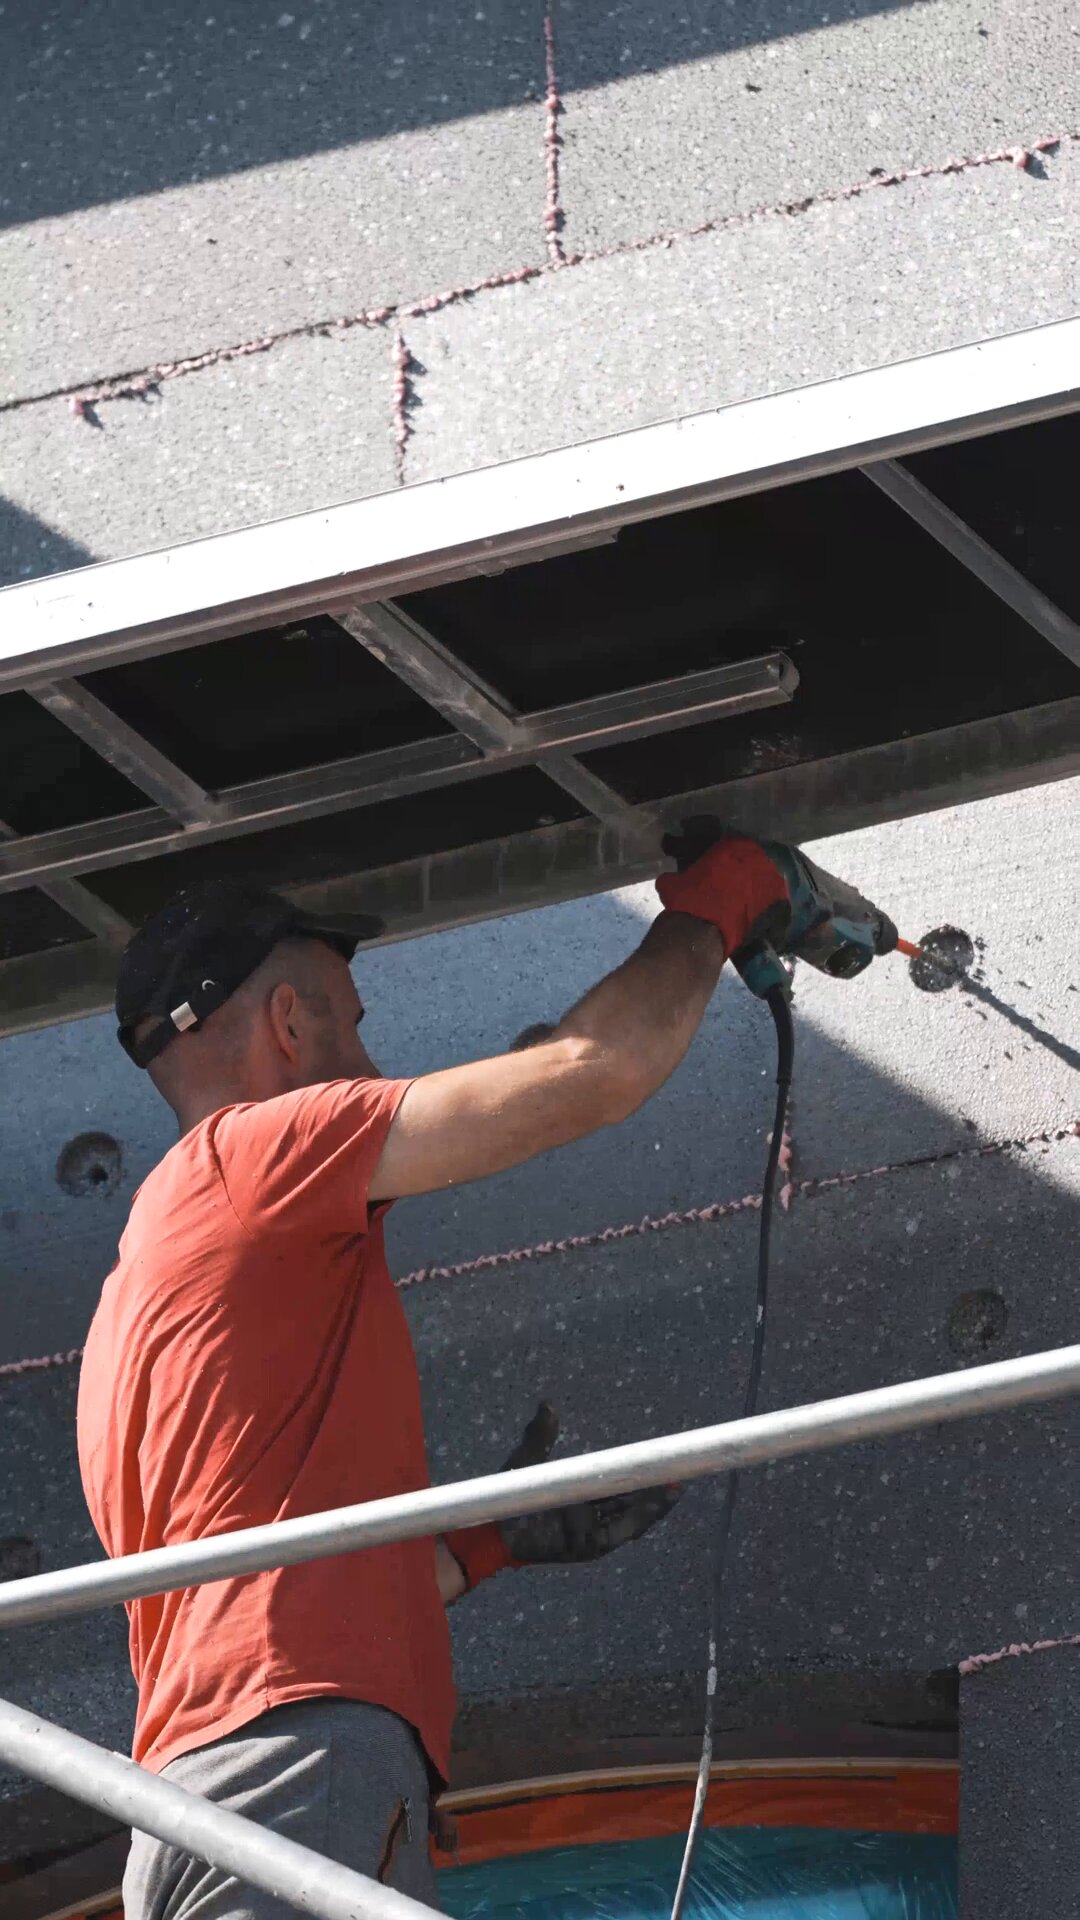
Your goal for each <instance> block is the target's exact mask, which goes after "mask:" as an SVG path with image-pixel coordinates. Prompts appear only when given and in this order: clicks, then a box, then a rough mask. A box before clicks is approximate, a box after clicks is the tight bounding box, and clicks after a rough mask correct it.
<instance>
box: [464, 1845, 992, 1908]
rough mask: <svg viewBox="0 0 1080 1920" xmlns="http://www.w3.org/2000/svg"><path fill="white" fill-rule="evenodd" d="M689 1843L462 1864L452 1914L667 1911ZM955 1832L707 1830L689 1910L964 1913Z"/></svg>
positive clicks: (566, 1850)
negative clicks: (959, 1895)
mask: <svg viewBox="0 0 1080 1920" xmlns="http://www.w3.org/2000/svg"><path fill="white" fill-rule="evenodd" d="M682 1848H683V1842H682V1839H681V1838H680V1837H678V1836H671V1837H668V1838H664V1839H659V1840H621V1841H617V1842H614V1843H613V1844H610V1845H602V1846H578V1847H550V1848H545V1849H544V1850H542V1851H539V1852H535V1853H524V1854H517V1855H515V1856H514V1857H513V1858H511V1859H503V1860H491V1861H485V1862H484V1863H483V1864H481V1865H478V1866H467V1867H454V1868H450V1869H449V1870H447V1871H446V1872H444V1873H442V1874H440V1876H439V1890H440V1893H441V1895H442V1899H443V1903H444V1906H445V1908H446V1911H447V1913H448V1914H451V1915H452V1916H454V1920H482V1916H493V1915H497V1916H498V1920H667V1916H668V1914H669V1913H670V1911H671V1901H672V1896H673V1894H674V1891H675V1883H676V1881H677V1879H678V1874H679V1862H680V1859H681V1857H682ZM957 1913H958V1906H957V1895H956V1841H955V1839H952V1838H943V1837H940V1836H937V1835H929V1834H906V1833H835V1832H829V1831H827V1830H822V1829H820V1828H816V1827H739V1828H723V1829H707V1830H706V1831H705V1832H704V1833H703V1834H702V1836H701V1845H700V1849H699V1852H698V1856H697V1861H696V1864H695V1868H694V1877H693V1883H692V1889H691V1894H690V1899H689V1901H688V1904H687V1915H688V1920H957Z"/></svg>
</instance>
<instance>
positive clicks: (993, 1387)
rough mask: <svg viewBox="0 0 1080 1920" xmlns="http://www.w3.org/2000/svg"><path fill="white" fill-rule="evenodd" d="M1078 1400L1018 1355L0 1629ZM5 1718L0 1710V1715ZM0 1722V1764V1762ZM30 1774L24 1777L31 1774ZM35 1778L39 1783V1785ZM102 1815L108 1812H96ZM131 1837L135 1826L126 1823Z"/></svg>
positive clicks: (671, 1439)
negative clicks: (978, 1415)
mask: <svg viewBox="0 0 1080 1920" xmlns="http://www.w3.org/2000/svg"><path fill="white" fill-rule="evenodd" d="M1077 1392H1080V1346H1072V1347H1057V1348H1055V1349H1053V1350H1052V1351H1050V1352H1048V1353H1033V1354H1024V1355H1022V1356H1021V1357H1020V1358H1019V1359H1013V1360H997V1361H994V1362H992V1363H991V1364H990V1365H988V1366H981V1367H965V1368H964V1369H962V1370H961V1371H960V1372H956V1373H939V1374H934V1375H932V1376H931V1377H930V1378H929V1379H925V1380H908V1381H900V1382H896V1383H894V1384H893V1385H891V1386H885V1387H872V1388H871V1389H870V1390H869V1391H868V1392H865V1393H848V1394H843V1395H840V1396H839V1397H837V1398H835V1399H832V1400H816V1401H813V1402H812V1403H811V1404H809V1405H807V1406H799V1407H784V1408H781V1409H780V1410H779V1411H778V1412H773V1413H756V1414H753V1415H752V1416H751V1417H750V1418H749V1419H741V1420H726V1421H724V1422H722V1423H721V1424H719V1425H716V1426H709V1427H695V1428H691V1429H690V1430H689V1431H688V1432H685V1433H670V1434H663V1435H660V1436H658V1437H656V1438H653V1439H649V1440H633V1441H631V1442H630V1443H629V1445H626V1446H621V1447H606V1448H603V1449H602V1450H600V1451H597V1452H595V1453H583V1454H579V1455H577V1456H576V1457H575V1458H571V1459H567V1460H546V1461H545V1462H544V1463H543V1465H541V1466H536V1467H518V1468H515V1469H513V1470H511V1471H509V1472H506V1471H503V1472H501V1473H487V1474H481V1475H479V1476H477V1477H476V1478H475V1479H472V1480H458V1481H455V1483H454V1484H453V1485H452V1486H448V1487H420V1488H418V1489H417V1490H416V1491H415V1492H412V1493H394V1494H388V1495H386V1496H385V1497H384V1498H383V1499H381V1500H367V1501H363V1502H359V1503H357V1504H356V1505H354V1506H348V1507H335V1508H332V1509H331V1510H330V1511H328V1512H325V1513H309V1514H302V1515H300V1516H299V1517H298V1518H297V1519H293V1520H272V1521H268V1522H267V1523H266V1524H265V1525H263V1526H258V1527H241V1528H236V1529H235V1530H233V1531H231V1532H228V1533H219V1534H214V1535H212V1536H211V1537H209V1538H204V1539H201V1540H190V1541H183V1542H181V1543H179V1544H178V1545H176V1546H171V1547H153V1548H151V1549H150V1550H149V1551H148V1552H145V1553H129V1554H123V1555H121V1556H120V1557H118V1558H117V1559H115V1560H92V1561H90V1562H89V1564H88V1565H86V1566H81V1567H58V1568H56V1569H55V1570H54V1571H53V1572H50V1573H35V1574H30V1575H28V1576H27V1577H26V1578H25V1579H22V1580H8V1581H6V1582H5V1583H4V1585H3V1587H2V1588H0V1631H2V1630H4V1629H6V1628H10V1627H24V1626H32V1625H34V1624H36V1623H37V1622H40V1621H44V1620H59V1619H63V1618H65V1617H67V1616H69V1615H71V1614H76V1613H92V1612H94V1611H95V1610H96V1609H97V1608H99V1607H109V1606H115V1605H117V1604H118V1603H119V1602H120V1601H125V1602H127V1601H131V1600H138V1599H145V1598H146V1597H147V1596H148V1595H150V1594H158V1593H175V1592H177V1591H178V1590H180V1589H181V1588H184V1587H196V1586H203V1585H206V1584H207V1583H208V1582H211V1581H215V1580H232V1579H236V1578H238V1577H240V1576H242V1575H246V1574H251V1573H259V1572H263V1571H265V1570H266V1569H267V1568H270V1567H295V1566H300V1565H303V1564H305V1563H306V1562H308V1561H311V1560H329V1559H333V1558H334V1557H335V1556H336V1555H338V1554H342V1553H355V1552H357V1551H358V1549H360V1548H363V1547H378V1546H385V1545H386V1544H387V1543H388V1542H390V1541H394V1540H419V1539H426V1538H428V1537H430V1536H431V1535H432V1534H439V1533H449V1532H452V1531H454V1530H456V1529H459V1528H462V1527H478V1526H483V1525H486V1524H488V1523H490V1522H492V1521H498V1520H511V1519H513V1518H515V1516H516V1515H518V1514H522V1513H544V1512H547V1511H549V1510H550V1509H552V1508H554V1507H562V1506H566V1505H567V1504H569V1503H571V1502H574V1501H578V1500H596V1499H605V1498H607V1497H608V1496H609V1495H611V1494H617V1493H631V1492H633V1491H634V1489H635V1488H638V1487H662V1486H670V1485H671V1484H672V1483H674V1482H676V1481H677V1482H678V1483H679V1484H680V1485H681V1484H682V1483H683V1482H684V1481H686V1480H700V1479H703V1478H704V1477H705V1476H706V1475H707V1474H713V1473H727V1472H729V1471H731V1470H738V1471H739V1472H741V1471H742V1469H743V1468H744V1467H756V1466H762V1465H764V1464H765V1463H766V1462H769V1461H774V1460H795V1459H798V1458H799V1457H800V1456H801V1455H802V1454H806V1453H818V1452H821V1451H822V1450H823V1449H825V1448H830V1447H845V1446H850V1445H851V1444H852V1442H853V1441H860V1440H872V1439H877V1438H880V1436H881V1435H883V1434H889V1433H910V1432H913V1431H914V1430H916V1429H917V1428H919V1427H927V1426H936V1425H938V1423H939V1422H941V1421H944V1420H963V1419H967V1418H969V1417H970V1416H971V1415H972V1414H976V1413H1000V1412H1002V1411H1004V1410H1005V1409H1007V1408H1010V1407H1022V1406H1029V1405H1031V1404H1032V1403H1033V1402H1037V1401H1044V1400H1056V1399H1061V1398H1063V1397H1064V1395H1066V1394H1070V1393H1077ZM3 1711H7V1710H6V1709H0V1714H2V1712H3ZM2 1724H3V1723H2V1719H0V1752H2V1751H3V1741H2ZM31 1771H34V1769H31ZM42 1777H44V1776H42ZM107 1811H111V1809H107ZM136 1824H137V1825H141V1822H136Z"/></svg>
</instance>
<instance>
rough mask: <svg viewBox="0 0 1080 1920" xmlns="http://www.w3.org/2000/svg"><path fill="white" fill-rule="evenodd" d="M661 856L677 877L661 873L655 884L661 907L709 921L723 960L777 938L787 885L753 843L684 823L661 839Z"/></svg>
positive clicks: (702, 823)
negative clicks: (718, 939) (715, 929)
mask: <svg viewBox="0 0 1080 1920" xmlns="http://www.w3.org/2000/svg"><path fill="white" fill-rule="evenodd" d="M664 852H665V853H667V854H670V855H671V856H672V857H673V858H674V859H675V860H677V861H678V863H679V871H678V873H662V874H661V875H660V878H659V880H658V881H657V883H656V891H657V893H658V894H659V895H660V898H661V900H662V901H663V904H664V906H665V907H667V909H668V911H669V912H671V913H689V914H692V915H693V917H694V918H695V919H696V920H709V921H711V922H712V925H713V926H714V927H718V928H719V929H720V933H721V935H722V938H723V942H724V953H725V956H730V955H731V954H733V953H738V951H739V949H740V947H745V946H746V945H747V943H748V941H750V940H760V939H768V938H770V937H771V938H777V937H779V936H780V935H782V933H783V932H784V930H785V929H786V927H787V923H788V919H789V916H790V910H791V903H790V900H789V898H788V890H787V884H786V882H785V880H784V876H783V874H782V873H781V872H780V869H779V867H777V866H775V865H774V863H773V861H772V860H770V858H769V856H768V854H767V853H766V851H765V849H764V847H762V846H761V845H759V843H758V841H756V840H746V839H743V838H742V836H741V835H739V834H735V833H721V832H720V831H719V829H718V827H717V824H716V822H715V821H714V820H706V819H701V820H684V821H683V828H682V832H681V833H678V834H666V835H665V837H664Z"/></svg>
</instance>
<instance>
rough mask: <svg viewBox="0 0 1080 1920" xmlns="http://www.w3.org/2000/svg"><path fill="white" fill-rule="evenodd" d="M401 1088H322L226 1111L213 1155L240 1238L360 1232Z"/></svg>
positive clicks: (397, 1084) (363, 1084)
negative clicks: (243, 1231)
mask: <svg viewBox="0 0 1080 1920" xmlns="http://www.w3.org/2000/svg"><path fill="white" fill-rule="evenodd" d="M410 1084H411V1082H410V1081H408V1080H331V1081H328V1082H326V1083H325V1084H324V1085H321V1086H316V1087H301V1088H300V1089H299V1090H298V1091H297V1092H295V1093H285V1094H279V1095H278V1096H277V1098H276V1099H273V1100H260V1101H258V1102H256V1103H254V1104H252V1105H248V1106H237V1107H227V1108H226V1109H225V1110H224V1112H222V1113H220V1114H218V1115H217V1116H216V1117H215V1120H214V1121H213V1122H212V1147H213V1151H214V1153H215V1155H216V1158H217V1163H218V1167H219V1169H220V1173H221V1178H222V1182H223V1184H224V1187H225V1191H226V1194H227V1195H228V1198H229V1202H230V1204H231V1206H232V1208H233V1210H234V1212H235V1213H236V1215H237V1218H238V1219H239V1221H240V1224H241V1225H242V1226H243V1227H244V1228H246V1230H247V1231H248V1232H249V1233H252V1234H258V1233H264V1232H284V1233H292V1232H296V1233H306V1234H310V1236H311V1237H312V1238H313V1239H316V1238H319V1237H325V1236H326V1235H328V1234H330V1235H335V1234H354V1233H365V1232H366V1231H367V1227H368V1187H369V1185H370V1182H371V1177H372V1175H373V1173H374V1171H375V1168H376V1167H377V1165H378V1163H379V1157H380V1155H381V1153H382V1150H383V1146H384V1144H385V1141H386V1136H387V1134H388V1133H389V1131H390V1127H391V1125H392V1123H393V1119H394V1115H395V1114H396V1112H397V1110H398V1107H399V1106H400V1105H401V1102H402V1100H403V1098H404V1096H405V1093H406V1091H407V1089H408V1087H409V1086H410Z"/></svg>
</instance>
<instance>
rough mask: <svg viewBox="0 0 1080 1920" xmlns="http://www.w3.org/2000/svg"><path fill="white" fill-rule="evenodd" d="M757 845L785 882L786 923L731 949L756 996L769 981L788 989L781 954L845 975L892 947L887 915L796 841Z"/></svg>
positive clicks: (836, 975) (764, 991) (837, 975)
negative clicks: (791, 844)
mask: <svg viewBox="0 0 1080 1920" xmlns="http://www.w3.org/2000/svg"><path fill="white" fill-rule="evenodd" d="M761 844H762V846H763V847H764V849H765V852H766V853H767V854H768V856H769V858H770V860H772V861H774V862H775V864H776V865H777V867H779V869H780V872H781V873H782V874H783V876H784V879H785V881H786V883H787V890H788V898H789V900H790V903H791V907H790V917H789V920H788V924H787V927H786V928H785V929H784V930H783V931H782V932H781V931H779V930H777V931H774V932H773V933H772V935H771V937H770V938H769V939H762V940H755V941H753V942H752V943H751V944H750V945H749V946H746V947H742V948H741V949H740V950H739V952H738V953H735V954H733V955H732V961H733V964H734V965H735V966H736V967H737V969H738V971H739V973H740V974H741V975H742V978H743V980H744V981H745V982H746V985H747V986H748V987H749V989H750V991H751V993H756V994H757V995H758V997H759V998H760V999H764V998H765V996H766V994H767V993H769V991H770V990H771V989H772V988H773V987H779V988H780V989H781V990H782V991H783V993H785V994H786V995H790V992H791V977H790V973H789V970H788V968H787V967H785V966H784V964H783V959H782V957H781V956H790V957H791V958H793V959H796V960H805V961H806V964H807V966H810V967H817V968H818V970H819V971H820V972H821V973H828V974H831V975H832V976H833V978H834V979H839V980H850V979H851V978H852V977H853V976H854V975H855V974H857V973H861V972H862V971H863V968H864V967H868V966H869V965H870V962H871V960H873V959H874V958H875V956H876V955H878V954H883V953H892V952H893V951H894V950H895V947H896V942H897V938H898V936H897V931H896V928H895V927H894V925H893V923H892V921H891V920H890V919H889V917H888V915H887V914H885V913H882V911H881V909H880V907H875V906H874V905H873V904H872V903H871V902H870V901H869V900H864V899H863V897H862V895H861V894H860V893H857V892H856V890H855V888H854V887H852V886H849V885H848V883H847V881H846V880H838V879H837V878H836V877H835V875H833V874H831V873H826V872H825V869H824V868H823V867H819V866H815V864H814V862H813V861H812V860H810V859H808V858H807V856H806V854H805V853H803V852H802V851H801V850H800V848H798V847H789V846H785V845H783V844H782V843H781V842H779V841H774V840H764V841H762V843H761Z"/></svg>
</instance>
